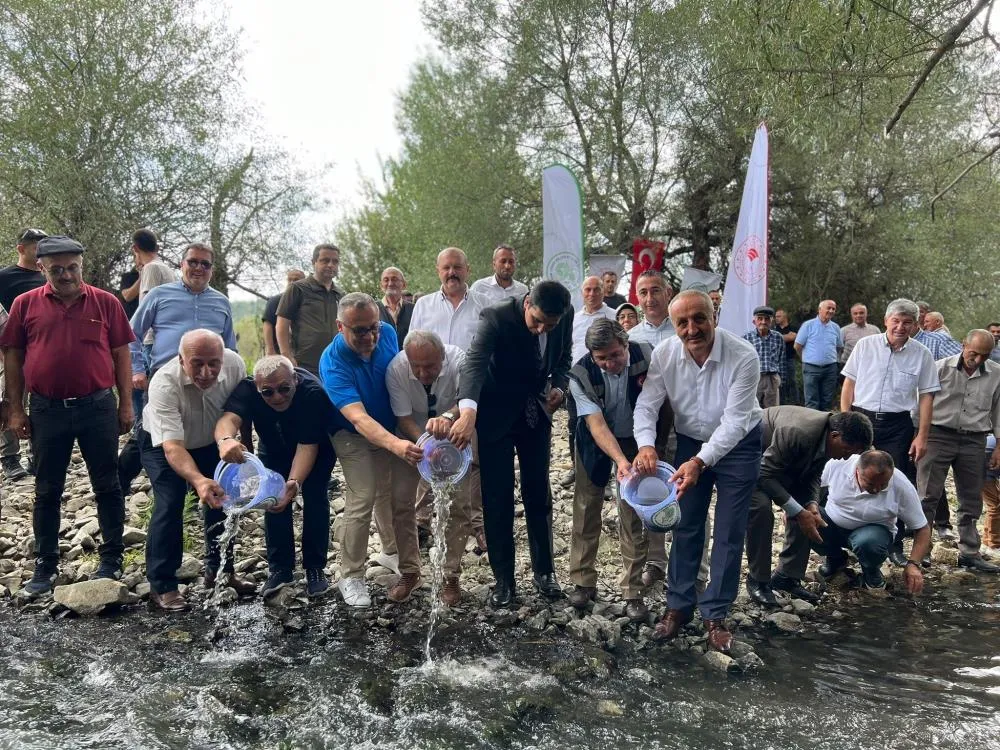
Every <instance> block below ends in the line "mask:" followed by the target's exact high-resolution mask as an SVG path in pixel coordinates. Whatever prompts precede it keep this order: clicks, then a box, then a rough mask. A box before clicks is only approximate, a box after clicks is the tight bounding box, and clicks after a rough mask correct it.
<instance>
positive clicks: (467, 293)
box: [438, 285, 469, 307]
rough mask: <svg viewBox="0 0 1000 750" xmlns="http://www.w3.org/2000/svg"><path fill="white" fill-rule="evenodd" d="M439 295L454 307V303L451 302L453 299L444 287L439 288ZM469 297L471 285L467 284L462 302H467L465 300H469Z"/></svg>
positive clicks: (443, 300)
mask: <svg viewBox="0 0 1000 750" xmlns="http://www.w3.org/2000/svg"><path fill="white" fill-rule="evenodd" d="M438 296H439V297H440V298H441V301H442V302H447V303H448V305H449V306H451V307H454V305H452V304H451V300H450V299H448V297H447V295H445V293H444V289H443V288H442V289H438ZM467 299H469V286H468V285H466V287H465V295H464V296H463V297H462V302H465V300H467ZM462 302H459V303H458V304H459V305H461V304H462Z"/></svg>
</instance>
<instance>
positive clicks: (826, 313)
mask: <svg viewBox="0 0 1000 750" xmlns="http://www.w3.org/2000/svg"><path fill="white" fill-rule="evenodd" d="M836 314H837V303H836V302H834V301H833V300H832V299H825V300H823V301H822V302H820V303H819V307H817V308H816V316H817V317H818V318H819V319H820V322H822V323H829V322H830V321H831V320H833V316H834V315H836Z"/></svg>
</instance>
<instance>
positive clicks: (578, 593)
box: [569, 586, 597, 609]
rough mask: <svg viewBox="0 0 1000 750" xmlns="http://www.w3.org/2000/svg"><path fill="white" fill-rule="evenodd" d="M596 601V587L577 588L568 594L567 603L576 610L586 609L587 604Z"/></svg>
mask: <svg viewBox="0 0 1000 750" xmlns="http://www.w3.org/2000/svg"><path fill="white" fill-rule="evenodd" d="M596 599H597V587H596V586H577V587H575V588H574V589H573V590H572V591H570V592H569V603H570V604H572V605H573V606H574V607H576V608H577V609H586V608H587V602H592V601H595V600H596Z"/></svg>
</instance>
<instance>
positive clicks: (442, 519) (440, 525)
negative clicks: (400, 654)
mask: <svg viewBox="0 0 1000 750" xmlns="http://www.w3.org/2000/svg"><path fill="white" fill-rule="evenodd" d="M455 489H456V485H455V482H453V481H452V480H451V479H450V478H449V479H442V480H440V481H434V482H432V483H431V492H432V493H433V494H434V518H433V520H432V521H431V534H432V536H433V537H434V546H433V547H431V550H430V555H429V558H430V564H431V605H430V606H431V612H430V618H429V622H428V625H427V643H426V645H425V646H424V658H425V660H426V661H427V662H428V663H431V662H433V661H434V659H433V657H432V655H431V639H433V638H434V628H435V627H436V625H437V620H438V617H439V616H440V615H441V611H442V610H443V609H444V608H445V607H444V604H442V603H441V600H440V599H439V598H438V594H440V593H441V585H442V583H443V582H444V561H445V558H446V557H447V555H448V537H447V536H446V535H445V531H446V530H447V528H448V519H449V518H450V517H451V502H452V497H453V496H454V494H455Z"/></svg>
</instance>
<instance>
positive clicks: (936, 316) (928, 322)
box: [924, 312, 944, 331]
mask: <svg viewBox="0 0 1000 750" xmlns="http://www.w3.org/2000/svg"><path fill="white" fill-rule="evenodd" d="M942 328H944V315H942V314H941V313H939V312H929V313H927V315H925V316H924V330H925V331H939V330H941V329H942Z"/></svg>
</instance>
